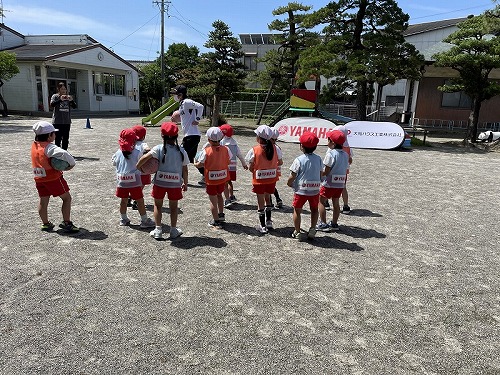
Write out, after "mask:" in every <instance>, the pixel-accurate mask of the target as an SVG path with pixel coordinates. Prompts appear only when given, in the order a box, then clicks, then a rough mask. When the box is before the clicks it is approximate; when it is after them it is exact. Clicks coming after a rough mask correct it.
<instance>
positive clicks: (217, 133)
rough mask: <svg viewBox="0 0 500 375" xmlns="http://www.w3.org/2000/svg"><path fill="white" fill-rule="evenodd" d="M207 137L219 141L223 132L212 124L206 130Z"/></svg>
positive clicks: (222, 136)
mask: <svg viewBox="0 0 500 375" xmlns="http://www.w3.org/2000/svg"><path fill="white" fill-rule="evenodd" d="M207 138H208V139H209V140H211V141H214V142H220V140H221V139H222V138H224V133H222V130H220V129H219V128H218V127H216V126H213V127H211V128H208V130H207Z"/></svg>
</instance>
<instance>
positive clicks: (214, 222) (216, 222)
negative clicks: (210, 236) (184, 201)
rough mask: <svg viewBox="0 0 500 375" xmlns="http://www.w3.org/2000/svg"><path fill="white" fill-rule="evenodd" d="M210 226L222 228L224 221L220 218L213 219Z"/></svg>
mask: <svg viewBox="0 0 500 375" xmlns="http://www.w3.org/2000/svg"><path fill="white" fill-rule="evenodd" d="M208 226H209V227H212V228H221V227H222V223H221V222H220V221H219V220H212V221H211V222H209V223H208Z"/></svg>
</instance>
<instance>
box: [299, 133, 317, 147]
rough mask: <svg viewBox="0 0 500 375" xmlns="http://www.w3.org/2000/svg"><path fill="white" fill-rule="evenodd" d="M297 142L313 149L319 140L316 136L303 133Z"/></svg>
mask: <svg viewBox="0 0 500 375" xmlns="http://www.w3.org/2000/svg"><path fill="white" fill-rule="evenodd" d="M299 142H300V144H301V145H302V146H304V147H307V148H313V147H316V146H317V145H318V142H319V138H318V137H317V136H316V134H314V133H312V132H309V131H305V132H304V133H302V135H301V136H300V138H299Z"/></svg>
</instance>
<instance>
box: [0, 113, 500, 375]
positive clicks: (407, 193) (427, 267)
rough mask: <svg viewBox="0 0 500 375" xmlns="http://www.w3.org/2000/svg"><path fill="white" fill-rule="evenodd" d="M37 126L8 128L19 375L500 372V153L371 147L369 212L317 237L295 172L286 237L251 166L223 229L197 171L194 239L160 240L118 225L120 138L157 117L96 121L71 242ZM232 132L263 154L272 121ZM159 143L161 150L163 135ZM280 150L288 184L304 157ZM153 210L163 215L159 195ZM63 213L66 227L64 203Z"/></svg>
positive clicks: (76, 138)
mask: <svg viewBox="0 0 500 375" xmlns="http://www.w3.org/2000/svg"><path fill="white" fill-rule="evenodd" d="M36 120H37V119H33V118H22V117H9V118H7V119H2V120H1V121H0V148H1V149H2V150H3V151H2V153H1V154H0V155H1V156H0V158H1V163H0V173H1V176H2V181H3V182H2V186H3V192H2V198H1V199H2V204H1V205H0V210H1V211H0V213H1V215H0V217H1V219H0V220H1V221H0V229H1V233H2V237H1V247H0V338H1V339H0V373H1V374H6V375H9V374H244V375H248V374H291V373H293V374H499V373H500V346H499V337H500V294H499V290H500V282H499V271H498V270H499V269H500V267H499V266H500V264H499V260H500V255H499V248H500V246H499V243H500V230H499V219H500V215H499V212H500V198H499V195H498V187H499V182H500V153H485V152H480V151H475V152H466V151H465V150H463V149H461V148H458V147H453V146H449V145H446V144H444V143H442V142H438V140H435V139H433V138H432V137H431V138H429V141H430V142H431V144H433V145H434V146H433V147H423V148H415V149H413V150H411V151H377V150H355V156H354V163H353V166H352V169H351V174H350V177H349V182H348V188H349V193H350V206H351V208H352V213H351V215H341V218H340V221H339V224H340V225H341V231H340V232H339V233H331V234H326V233H318V238H317V239H316V240H315V241H313V242H297V241H296V240H293V239H292V238H290V233H291V231H292V210H291V208H290V204H291V199H292V193H291V191H290V189H289V188H288V187H286V183H285V178H282V179H281V180H280V181H279V183H278V189H279V191H280V193H281V195H282V197H283V199H284V203H285V207H284V208H283V209H282V210H279V211H274V212H273V220H274V223H275V227H276V229H275V230H273V231H271V233H269V234H268V235H265V236H262V235H260V234H259V233H258V232H257V231H256V230H255V229H254V226H255V225H256V224H257V213H256V199H255V197H254V195H253V194H252V193H251V192H250V189H251V177H250V174H249V173H248V172H246V171H244V170H243V169H242V168H241V167H239V169H238V181H236V183H235V187H236V196H237V198H238V204H236V205H235V206H234V207H233V208H231V209H229V210H227V211H226V220H227V224H226V226H225V228H224V229H223V230H216V229H211V228H209V227H208V226H207V223H208V221H209V219H210V211H209V201H208V197H207V195H206V194H205V190H204V188H201V187H199V186H198V185H197V184H196V181H197V180H198V179H199V175H198V173H197V172H196V171H195V169H194V167H193V166H190V167H189V172H190V180H191V183H190V186H189V189H188V192H187V193H186V195H185V198H184V199H183V200H182V201H181V203H180V210H181V212H180V215H179V226H180V227H181V228H182V229H183V231H184V235H183V236H182V237H180V238H178V239H176V240H173V241H169V240H167V241H155V240H154V239H152V238H151V237H150V236H149V234H148V231H147V230H141V229H140V228H139V226H138V224H139V215H138V213H137V212H135V211H133V212H132V211H131V213H130V215H129V217H130V218H131V219H132V224H133V225H132V226H130V227H120V226H119V225H118V222H119V212H118V208H119V207H118V206H119V201H118V198H116V197H115V196H114V189H115V181H114V168H113V166H112V165H111V162H110V158H111V155H112V154H113V153H114V152H115V151H116V149H117V147H118V146H117V137H118V134H119V132H120V130H121V129H123V128H125V127H130V126H132V125H135V124H136V123H139V122H140V119H139V118H131V117H129V118H96V119H91V124H92V127H93V129H85V124H86V120H85V119H78V120H75V121H74V123H73V129H72V131H71V139H70V152H72V154H73V155H74V156H75V157H76V159H77V165H76V167H75V168H74V169H73V170H72V171H69V172H67V173H65V177H66V179H67V181H68V183H69V185H70V187H71V193H72V196H73V209H72V218H73V221H74V222H75V224H76V225H78V226H81V227H82V231H81V232H80V233H79V234H75V235H67V234H64V233H62V232H60V231H57V232H53V233H44V232H41V231H40V220H39V217H38V214H37V210H36V205H37V200H38V198H37V193H36V189H35V187H34V183H33V179H32V173H31V164H30V157H29V150H30V144H31V142H32V141H33V138H34V136H33V132H32V131H31V126H32V124H33V123H34V122H35V121H36ZM230 123H232V124H233V125H234V126H235V128H236V135H235V137H236V139H237V140H238V142H239V143H240V146H241V148H242V150H244V152H246V151H247V150H248V149H249V148H250V147H252V146H253V144H254V142H255V137H254V136H253V133H252V129H253V128H255V125H252V123H251V122H250V121H243V120H234V121H232V122H231V121H230ZM205 128H206V127H205ZM146 141H147V142H148V143H149V144H150V145H155V144H157V143H160V141H161V140H160V136H159V129H158V128H148V135H147V137H146ZM203 141H204V139H203ZM280 146H281V147H282V149H283V154H284V168H283V171H284V172H285V173H284V174H286V170H287V168H288V166H289V165H290V164H291V162H292V161H293V159H294V158H295V157H296V156H297V155H298V154H299V153H300V151H299V148H298V145H296V144H283V143H281V144H280ZM324 152H325V147H324V146H321V147H320V148H319V149H318V150H317V153H318V154H319V155H321V156H323V155H324ZM146 206H147V208H148V211H149V214H150V215H151V217H152V198H151V197H150V196H149V187H147V188H146ZM49 214H50V218H51V220H52V221H54V222H59V221H60V220H61V216H60V201H59V200H58V199H54V198H53V199H52V200H51V203H50V206H49ZM328 215H331V213H330V212H329V213H328ZM308 220H309V219H308V216H307V214H304V215H303V227H304V228H305V227H306V226H307V222H308ZM163 222H164V223H169V220H168V212H167V210H165V215H164V219H163ZM165 230H166V231H168V226H167V225H165Z"/></svg>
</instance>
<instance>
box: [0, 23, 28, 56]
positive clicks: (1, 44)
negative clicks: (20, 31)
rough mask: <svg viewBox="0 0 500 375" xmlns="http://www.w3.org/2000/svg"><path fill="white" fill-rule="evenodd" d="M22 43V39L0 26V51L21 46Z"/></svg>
mask: <svg viewBox="0 0 500 375" xmlns="http://www.w3.org/2000/svg"><path fill="white" fill-rule="evenodd" d="M23 44H24V39H23V38H22V37H21V36H19V35H16V34H14V33H12V32H10V31H9V30H6V29H3V28H2V27H1V26H0V51H1V50H4V49H8V48H12V47H17V46H21V45H23Z"/></svg>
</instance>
